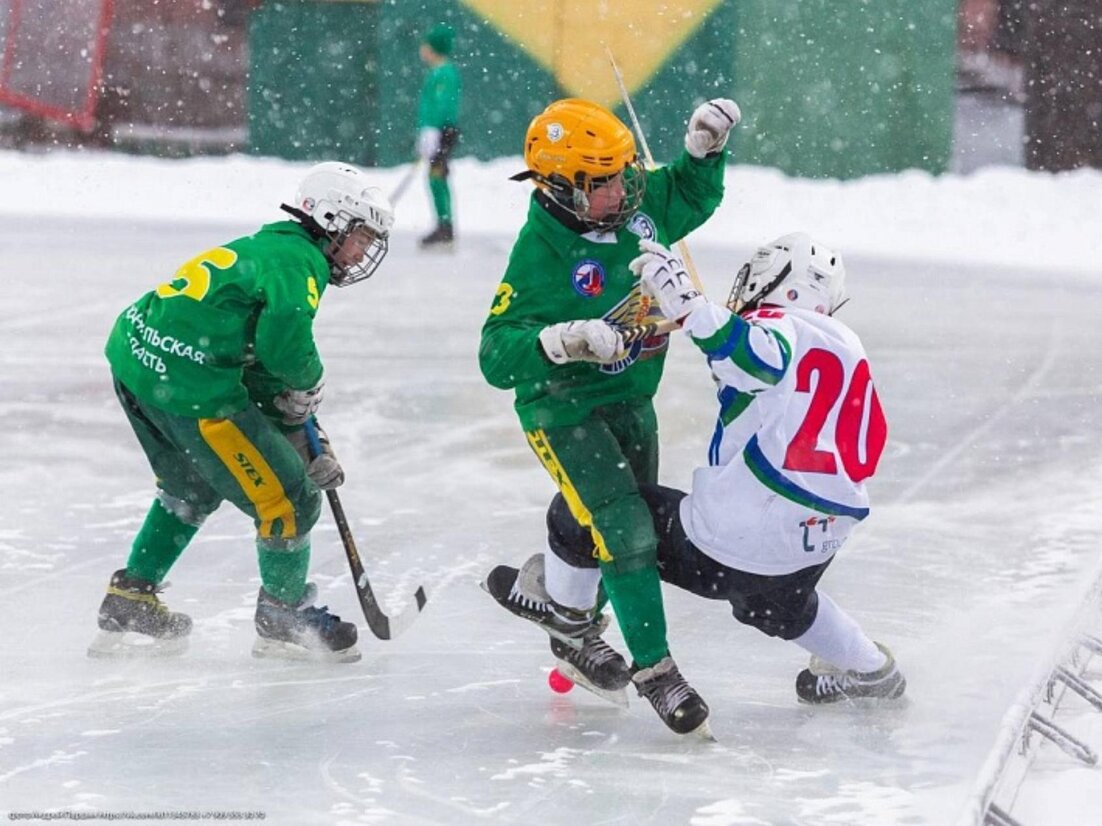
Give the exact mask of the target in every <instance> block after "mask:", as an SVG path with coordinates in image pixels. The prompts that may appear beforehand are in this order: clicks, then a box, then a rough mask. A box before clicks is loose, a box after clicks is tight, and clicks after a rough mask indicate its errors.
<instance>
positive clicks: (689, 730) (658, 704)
mask: <svg viewBox="0 0 1102 826" xmlns="http://www.w3.org/2000/svg"><path fill="white" fill-rule="evenodd" d="M631 681H632V682H633V683H635V688H636V690H637V691H638V692H639V696H640V697H645V698H646V699H647V701H648V702H649V703H650V704H651V705H652V706H653V707H654V710H655V711H656V712H658V716H659V717H661V718H662V722H663V723H665V724H666V725H667V726H668V727H669V728H670V730H671V731H673V732H674V733H675V734H697V735H699V736H700V737H703V738H704V739H705V740H714V739H715V738H714V737H713V736H712V732H711V729H710V728H709V727H708V704H707V703H705V702H704V700H703V699H702V698H701V696H700V695H699V694H697V693H696V691H695V690H694V689H693V687H692V686H691V685H689V683H688V682H687V681H686V680H685V678H684V677H682V676H681V672H680V671H678V669H677V664H676V663H675V662H674V661H673V657H671V656H669V655H666V656H665V657H664V658H663V659H661V660H659V661H658V662H657V663H655V664H654V665H652V666H650V667H648V668H639V667H638V666H635V665H633V666H632V668H631Z"/></svg>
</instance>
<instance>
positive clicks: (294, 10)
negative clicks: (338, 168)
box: [249, 0, 956, 178]
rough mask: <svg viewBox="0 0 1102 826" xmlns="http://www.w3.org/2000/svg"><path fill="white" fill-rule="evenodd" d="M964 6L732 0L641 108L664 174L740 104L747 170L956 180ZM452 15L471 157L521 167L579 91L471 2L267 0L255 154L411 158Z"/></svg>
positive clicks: (670, 61) (382, 161) (739, 141)
mask: <svg viewBox="0 0 1102 826" xmlns="http://www.w3.org/2000/svg"><path fill="white" fill-rule="evenodd" d="M521 1H522V0H517V2H521ZM589 5H591V6H592V7H594V8H596V7H597V6H598V5H599V4H589ZM648 5H654V3H653V2H652V3H647V2H643V0H635V2H634V4H633V8H638V9H639V10H640V12H641V13H642V12H643V11H645V7H646V6H648ZM659 5H661V6H662V7H664V8H668V7H670V6H672V5H676V0H662V2H661V3H660V4H659ZM955 9H956V0H923V2H921V3H916V2H914V0H742V2H738V1H737V0H724V2H721V3H720V4H719V5H718V6H717V7H716V8H715V9H714V11H713V12H712V13H711V14H710V15H708V16H707V17H706V18H705V19H704V20H703V22H702V23H701V24H700V25H699V26H698V28H697V29H696V30H695V31H694V33H693V34H692V35H691V36H690V37H689V39H688V40H687V41H686V42H685V43H683V44H682V45H681V46H680V47H678V48H676V49H674V50H673V51H672V52H671V53H670V54H669V55H668V56H667V57H666V60H665V62H664V63H663V64H662V65H661V67H660V68H659V69H658V70H657V71H656V72H655V73H654V74H653V75H652V77H651V78H650V80H649V81H648V82H647V83H645V84H644V85H643V87H642V88H640V89H637V90H636V91H635V92H633V94H632V100H633V103H634V105H635V108H636V110H637V111H638V113H639V116H640V120H641V121H642V125H643V130H644V132H645V133H646V135H647V139H648V142H649V143H650V145H651V149H652V151H653V153H654V155H655V158H656V159H657V160H658V161H659V162H663V161H667V160H669V159H671V158H672V157H674V155H675V154H676V153H677V152H678V151H679V150H680V147H681V137H682V134H683V130H684V124H685V120H686V118H687V116H688V114H689V112H690V111H691V110H692V108H693V106H694V105H695V104H696V103H697V102H699V101H700V100H703V99H706V98H709V97H714V96H719V95H725V96H731V97H734V98H735V99H736V100H737V101H739V103H740V105H741V106H742V107H743V112H744V116H745V118H744V122H743V125H742V126H740V127H739V130H738V131H737V133H736V138H735V142H734V144H733V149H734V152H733V157H734V159H735V160H736V161H737V162H740V163H754V164H764V165H768V166H775V167H777V168H779V169H781V170H782V171H784V172H786V173H788V174H792V175H800V176H808V177H839V178H849V177H854V176H859V175H864V174H870V173H876V172H888V171H895V170H900V169H905V168H909V167H918V168H922V169H927V170H930V171H932V172H941V171H943V170H944V169H945V168H946V164H947V162H948V158H949V152H950V145H951V137H952V111H953V82H952V81H953V50H954V35H955ZM440 20H444V21H447V22H449V23H450V24H451V25H452V26H453V27H454V28H455V29H456V32H457V38H456V48H455V53H454V55H453V57H454V59H455V61H456V63H457V65H459V67H460V69H461V72H462V76H463V85H464V98H463V108H462V113H461V124H460V126H461V128H462V131H463V138H462V141H461V144H460V152H459V154H461V155H474V156H476V157H478V158H481V159H488V158H493V157H499V156H502V155H518V154H520V150H521V143H522V140H523V135H524V130H525V127H526V126H527V123H528V121H529V120H530V119H531V117H532V116H533V115H535V114H536V113H537V112H539V111H540V110H541V109H542V108H543V107H544V106H546V105H547V103H549V102H550V101H551V100H554V99H555V98H557V97H563V96H566V95H568V94H570V92H569V91H568V90H566V89H563V88H562V87H561V86H560V84H559V82H558V80H557V79H556V78H555V77H554V76H553V75H552V74H551V72H549V71H547V70H545V69H544V68H543V67H542V66H540V65H539V64H538V63H537V62H536V61H535V60H534V59H533V58H531V57H530V56H529V55H528V54H527V53H526V52H525V51H524V50H522V49H521V48H519V47H517V46H516V45H514V44H513V43H512V42H511V41H510V40H509V39H508V38H506V37H505V36H504V35H502V34H501V33H500V32H499V31H498V30H497V29H496V28H495V26H494V25H493V24H492V23H491V22H489V21H487V20H485V19H483V18H482V17H481V16H480V15H478V14H476V13H475V12H473V11H472V10H471V9H470V8H469V7H468V6H466V5H463V3H461V2H459V0H401V2H398V0H388V2H368V3H356V2H312V1H311V0H297V1H295V0H279V1H278V2H273V0H269V2H267V3H265V4H264V5H263V6H262V7H261V8H260V9H259V10H258V11H257V12H255V13H254V15H253V19H252V22H251V27H250V47H251V80H250V90H249V125H250V144H251V148H252V151H254V152H256V153H258V154H263V155H277V156H281V157H287V158H294V159H322V158H341V159H345V160H349V161H353V162H357V163H361V164H365V165H382V166H390V165H394V164H399V163H402V162H405V161H407V160H408V159H409V158H410V157H411V156H412V153H413V146H414V126H413V124H414V120H415V114H416V104H417V96H418V93H419V90H420V85H421V80H422V78H423V75H424V67H423V66H422V64H421V63H420V61H419V59H418V56H417V49H418V44H419V42H420V36H421V33H422V32H424V31H425V30H426V29H427V28H428V27H429V26H431V25H432V24H433V23H435V22H437V21H440ZM584 24H588V25H597V24H596V23H593V21H581V23H579V25H584ZM566 53H567V54H569V44H567V49H566ZM618 59H619V60H620V61H621V62H622V63H623V62H625V61H627V60H630V55H626V56H625V55H618ZM618 113H619V114H620V115H621V116H622V117H624V118H625V120H626V114H625V113H624V112H623V111H622V107H619V108H618Z"/></svg>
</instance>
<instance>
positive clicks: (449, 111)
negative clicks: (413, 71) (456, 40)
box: [417, 60, 460, 129]
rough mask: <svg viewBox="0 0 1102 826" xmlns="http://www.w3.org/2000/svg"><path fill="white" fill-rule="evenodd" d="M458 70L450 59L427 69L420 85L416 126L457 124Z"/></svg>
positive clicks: (420, 127)
mask: <svg viewBox="0 0 1102 826" xmlns="http://www.w3.org/2000/svg"><path fill="white" fill-rule="evenodd" d="M459 91H460V84H459V70H458V69H457V68H455V64H454V63H452V62H451V61H450V60H448V61H445V62H444V63H441V64H440V65H439V66H436V67H434V68H432V69H430V70H429V73H428V74H427V75H425V83H424V85H423V86H422V87H421V100H420V103H419V104H418V107H417V128H418V129H422V128H424V127H426V126H431V127H434V128H436V129H443V128H444V127H445V126H458V125H459Z"/></svg>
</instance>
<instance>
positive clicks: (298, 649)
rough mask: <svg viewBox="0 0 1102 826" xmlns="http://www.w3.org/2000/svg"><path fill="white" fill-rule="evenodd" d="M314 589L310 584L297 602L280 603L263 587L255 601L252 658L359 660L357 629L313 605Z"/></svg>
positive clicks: (323, 607) (327, 610)
mask: <svg viewBox="0 0 1102 826" xmlns="http://www.w3.org/2000/svg"><path fill="white" fill-rule="evenodd" d="M316 597H317V588H316V587H314V585H313V584H312V583H311V584H309V585H307V586H306V591H305V593H304V594H303V595H302V599H300V600H299V601H298V602H297V603H295V604H291V603H289V602H282V601H281V600H278V599H276V598H275V597H273V596H272V595H271V594H269V593H268V592H267V591H265V590H264V589H263V588H261V589H260V593H259V594H258V595H257V598H256V633H257V635H258V636H257V640H256V643H254V645H253V656H254V657H273V658H278V659H285V660H317V661H322V662H337V663H351V662H356V661H357V660H359V659H360V650H359V649H358V648H356V636H357V634H356V626H355V625H353V624H352V623H350V622H341V618H340V617H338V616H336V615H335V614H331V613H329V609H328V606H325V605H323V606H322V607H320V608H317V607H315V606H314V605H313V604H312V603H313V602H314V599H315V598H316Z"/></svg>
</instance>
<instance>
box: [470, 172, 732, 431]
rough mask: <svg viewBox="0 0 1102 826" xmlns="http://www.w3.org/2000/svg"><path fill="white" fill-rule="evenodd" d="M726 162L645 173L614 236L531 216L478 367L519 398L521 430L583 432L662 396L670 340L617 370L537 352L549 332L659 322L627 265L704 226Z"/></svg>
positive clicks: (535, 206) (635, 350)
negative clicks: (637, 197)
mask: <svg viewBox="0 0 1102 826" xmlns="http://www.w3.org/2000/svg"><path fill="white" fill-rule="evenodd" d="M724 162H725V153H720V154H719V155H717V156H716V157H714V158H707V159H704V160H697V159H695V158H693V157H691V156H690V155H689V154H688V153H682V154H681V156H680V157H679V158H678V159H677V160H676V161H674V162H673V163H672V164H670V165H669V166H667V167H664V168H663V169H659V170H655V171H651V172H647V173H646V174H647V189H646V195H645V197H644V198H643V203H642V204H641V206H640V208H639V211H638V212H637V213H636V214H635V215H634V216H633V217H632V218H631V220H629V221H628V222H627V224H626V226H624V227H623V228H621V229H620V230H618V231H617V232H615V233H593V232H589V233H585V234H584V235H579V234H578V233H576V232H574V231H572V230H570V229H568V228H567V227H565V226H563V224H562V223H560V222H559V221H558V220H556V218H555V217H554V216H552V215H551V214H550V213H548V211H547V210H546V209H545V208H544V207H543V206H542V205H541V204H540V203H538V202H537V200H536V197H535V195H533V197H532V202H531V204H530V205H529V209H528V220H527V222H526V223H525V225H524V226H523V227H522V228H521V230H520V234H519V235H518V236H517V240H516V243H515V244H514V245H513V251H512V254H511V256H510V258H509V264H508V266H507V268H506V270H505V276H504V278H503V279H502V282H501V284H500V285H499V286H498V288H497V293H496V295H495V296H494V301H493V304H492V306H491V308H490V315H489V317H488V318H487V319H486V323H485V324H484V325H483V327H482V343H481V346H480V348H479V352H478V355H479V364H480V366H481V368H482V374H483V375H484V376H485V377H486V380H487V381H488V382H489V383H490V384H492V385H493V386H494V387H500V388H503V389H508V388H515V389H516V405H515V406H516V411H517V415H518V416H519V417H520V422H521V425H522V426H523V427H524V429H525V430H534V429H536V428H544V427H560V426H565V425H573V424H578V423H579V422H581V421H583V420H584V419H586V418H587V417H588V415H589V414H590V412H591V411H592V410H593V409H594V408H596V407H600V406H602V405H607V404H613V403H615V402H620V401H625V400H629V399H643V398H650V397H652V396H653V395H654V393H655V391H656V390H657V389H658V381H659V379H660V378H661V377H662V367H663V364H664V363H665V356H666V349H667V347H668V343H669V337H668V336H665V335H663V336H655V337H653V338H650V339H645V340H641V341H637V342H635V343H634V344H633V345H632V346H631V348H630V349H629V351H628V352H627V354H626V355H625V356H624V358H623V359H621V360H620V361H618V362H616V363H615V364H607V365H606V364H592V363H588V362H572V363H568V364H563V365H555V364H552V363H551V362H550V361H549V360H548V359H547V358H546V357H545V356H544V353H543V350H542V349H541V348H540V345H539V333H540V330H542V329H543V328H544V327H546V326H547V325H549V324H555V323H558V322H561V321H573V320H576V319H589V318H602V319H604V320H606V321H608V322H609V323H611V324H614V325H620V326H625V327H630V326H635V325H637V324H642V323H644V322H645V321H653V320H655V317H656V316H658V317H660V314H659V312H658V308H657V307H656V306H652V305H651V302H650V301H649V300H648V299H647V297H646V296H644V295H642V293H641V291H640V288H639V281H638V279H637V278H636V277H635V276H634V275H633V274H632V273H631V271H630V270H629V269H628V262H630V261H631V260H632V259H633V258H635V257H636V256H638V255H639V254H640V250H639V240H640V238H646V239H650V240H654V241H658V242H659V243H661V244H667V245H668V244H671V243H673V242H675V241H677V240H678V239H680V238H683V237H684V236H685V235H687V234H688V233H690V232H691V231H692V230H694V229H696V228H697V227H698V226H700V225H701V224H702V223H704V221H706V220H707V219H708V217H709V216H710V215H711V214H712V213H713V212H714V211H715V209H716V207H717V206H719V202H720V201H721V200H722V198H723V172H724Z"/></svg>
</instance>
